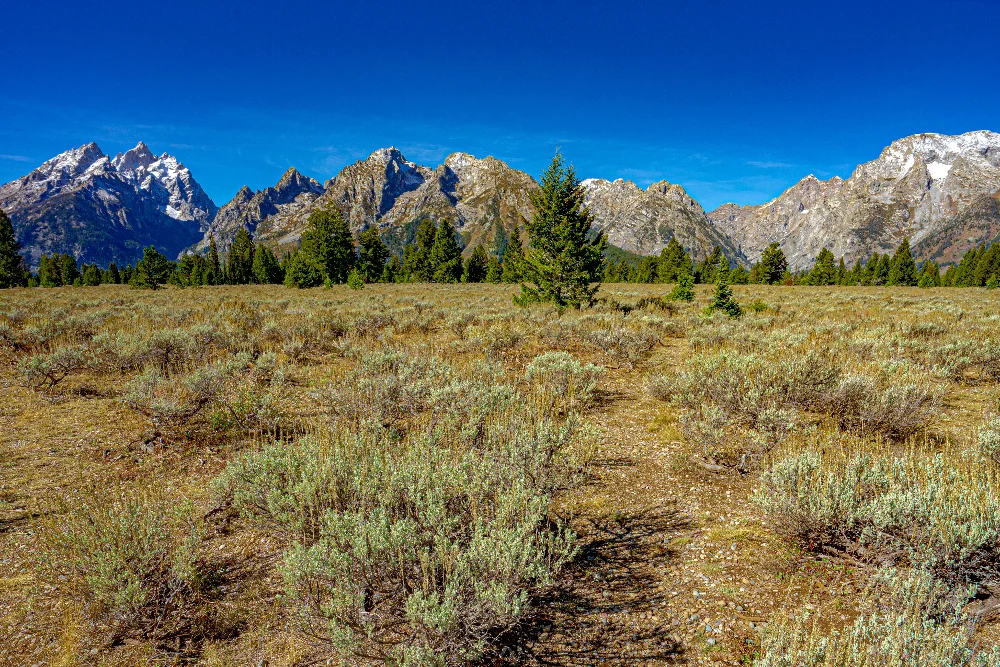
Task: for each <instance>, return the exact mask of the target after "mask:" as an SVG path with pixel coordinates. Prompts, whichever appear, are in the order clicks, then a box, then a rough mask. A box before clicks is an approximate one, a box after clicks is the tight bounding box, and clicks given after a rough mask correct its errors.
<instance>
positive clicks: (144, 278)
mask: <svg viewBox="0 0 1000 667" xmlns="http://www.w3.org/2000/svg"><path fill="white" fill-rule="evenodd" d="M170 273H171V266H170V260H168V259H167V258H166V257H165V256H164V255H163V254H161V253H160V252H159V251H158V250H157V249H156V248H155V247H153V246H149V247H148V248H145V249H144V250H143V251H142V259H140V260H139V261H138V262H136V265H135V271H134V272H133V273H132V278H131V280H130V281H129V284H130V285H131V286H132V287H139V288H145V289H154V290H155V289H157V288H158V287H159V286H160V285H162V284H163V283H165V282H167V278H168V277H169V276H170Z"/></svg>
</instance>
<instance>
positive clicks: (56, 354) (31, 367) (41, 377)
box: [17, 345, 91, 389]
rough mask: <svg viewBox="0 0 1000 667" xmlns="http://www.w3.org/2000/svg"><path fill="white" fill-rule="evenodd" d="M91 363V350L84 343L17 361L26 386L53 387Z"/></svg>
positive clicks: (37, 387)
mask: <svg viewBox="0 0 1000 667" xmlns="http://www.w3.org/2000/svg"><path fill="white" fill-rule="evenodd" d="M90 365H91V353H90V350H89V349H88V348H87V347H86V346H84V345H73V346H67V347H57V348H56V349H55V350H53V351H52V352H42V353H39V354H34V355H31V356H30V357H26V358H23V359H20V360H19V361H18V362H17V372H18V375H19V376H20V378H21V382H22V383H24V385H25V386H28V387H32V388H35V389H43V388H44V389H51V388H52V387H55V386H56V385H57V384H59V383H60V382H62V381H63V380H65V379H66V378H67V377H69V376H70V375H72V374H73V373H76V372H78V371H82V370H84V369H86V368H89V367H90Z"/></svg>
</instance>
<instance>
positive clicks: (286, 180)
mask: <svg viewBox="0 0 1000 667" xmlns="http://www.w3.org/2000/svg"><path fill="white" fill-rule="evenodd" d="M274 187H275V189H276V190H278V191H279V192H289V191H291V192H293V193H294V194H293V195H292V196H295V195H298V194H299V193H300V192H302V191H304V190H312V191H313V192H316V193H317V194H321V193H322V192H323V186H322V185H320V184H319V182H318V181H316V180H315V179H313V178H309V177H308V176H305V175H304V174H302V173H301V172H300V171H299V170H298V169H296V168H295V167H289V168H288V171H286V172H285V173H284V174H282V175H281V178H280V179H279V180H278V183H277V185H275V186H274Z"/></svg>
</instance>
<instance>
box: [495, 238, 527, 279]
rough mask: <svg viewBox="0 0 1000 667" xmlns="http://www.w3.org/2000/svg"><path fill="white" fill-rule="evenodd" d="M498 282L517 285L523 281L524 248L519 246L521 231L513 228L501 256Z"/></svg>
mask: <svg viewBox="0 0 1000 667" xmlns="http://www.w3.org/2000/svg"><path fill="white" fill-rule="evenodd" d="M500 280H501V281H502V282H505V283H519V282H521V281H522V280H524V246H523V245H522V244H521V230H520V229H519V228H518V227H514V231H512V232H511V233H510V238H509V239H508V241H507V249H506V251H505V252H504V254H503V264H502V266H501V271H500Z"/></svg>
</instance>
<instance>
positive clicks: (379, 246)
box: [358, 226, 389, 283]
mask: <svg viewBox="0 0 1000 667" xmlns="http://www.w3.org/2000/svg"><path fill="white" fill-rule="evenodd" d="M388 259H389V249H388V248H387V247H386V245H385V243H383V242H382V237H381V236H379V233H378V228H377V227H374V226H372V227H369V228H368V229H366V230H365V231H363V232H361V234H359V235H358V271H359V272H360V273H361V277H362V278H364V279H365V282H369V283H374V282H378V281H379V280H381V279H382V271H383V269H384V266H385V262H386V260H388Z"/></svg>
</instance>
